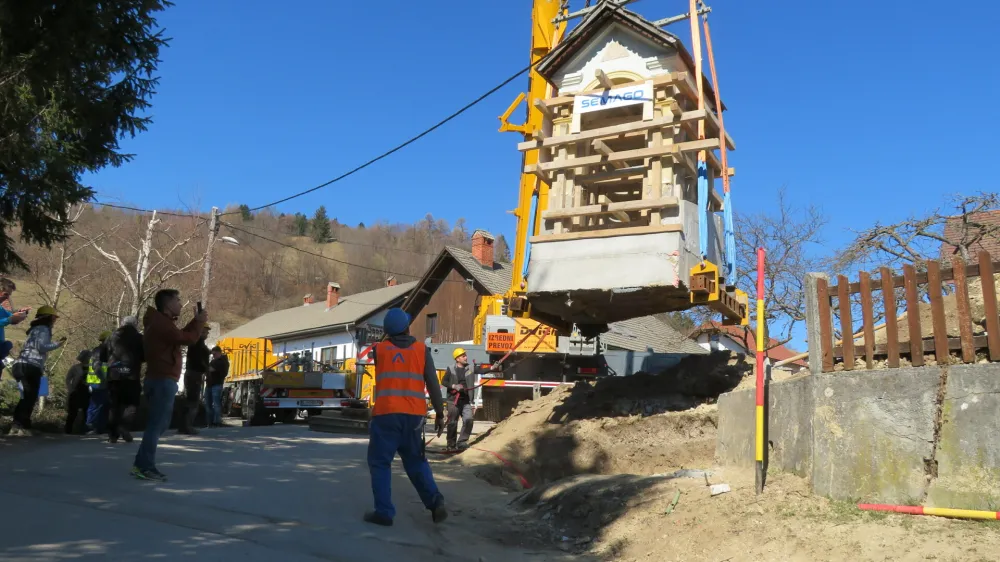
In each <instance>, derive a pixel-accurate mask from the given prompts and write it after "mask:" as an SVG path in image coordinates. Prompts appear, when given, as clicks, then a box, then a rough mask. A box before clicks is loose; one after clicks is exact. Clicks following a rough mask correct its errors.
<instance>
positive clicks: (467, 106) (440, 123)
mask: <svg viewBox="0 0 1000 562" xmlns="http://www.w3.org/2000/svg"><path fill="white" fill-rule="evenodd" d="M547 57H548V55H546V56H545V57H542V58H541V59H539V60H537V61H535V62H534V63H532V64H529V65H528V66H526V67H524V68H522V69H521V70H519V71H517V72H516V73H515V74H513V75H511V76H510V77H509V78H507V79H506V80H504V81H503V82H501V83H500V84H498V85H497V86H494V87H493V88H490V89H489V90H488V91H487V92H486V93H484V94H482V95H481V96H479V97H478V98H476V99H474V100H472V101H471V102H469V103H467V104H465V105H464V106H463V107H462V108H461V109H459V110H458V111H456V112H454V113H452V114H451V115H449V116H447V117H445V118H444V119H442V120H441V121H438V122H437V123H436V124H434V125H433V126H432V127H430V128H429V129H425V130H424V131H423V132H421V133H420V134H418V135H416V136H414V137H411V138H410V139H409V140H407V141H405V142H403V143H402V144H399V145H397V146H396V147H395V148H392V149H390V150H388V151H386V152H383V153H382V154H380V155H378V156H376V157H375V158H372V159H371V160H369V161H367V162H365V163H364V164H361V165H360V166H357V167H356V168H354V169H352V170H350V171H348V172H345V173H343V174H341V175H339V176H337V177H335V178H333V179H332V180H330V181H328V182H325V183H321V184H319V185H317V186H316V187H312V188H309V189H307V190H305V191H300V192H299V193H296V194H294V195H289V196H288V197H285V198H284V199H279V200H277V201H273V202H271V203H268V204H266V205H261V206H259V207H254V208H252V209H250V211H251V212H252V211H259V210H261V209H266V208H268V207H272V206H274V205H279V204H281V203H284V202H286V201H291V200H292V199H296V198H298V197H302V196H303V195H308V194H309V193H312V192H314V191H317V190H320V189H322V188H324V187H327V186H328V185H331V184H334V183H337V182H338V181H340V180H342V179H344V178H346V177H348V176H352V175H354V174H356V173H357V172H360V171H361V170H363V169H365V168H367V167H368V166H371V165H372V164H374V163H376V162H378V161H379V160H382V159H384V158H386V157H388V156H391V155H392V154H394V153H396V152H398V151H399V150H402V149H403V148H406V147H407V146H409V145H411V144H413V143H415V142H417V141H418V140H420V139H422V138H423V137H425V136H427V135H429V134H430V133H432V132H434V131H435V130H437V129H438V128H440V127H441V126H443V125H444V124H446V123H448V122H449V121H451V120H452V119H454V118H456V117H458V116H459V115H461V114H463V113H465V112H466V111H468V110H469V109H471V108H472V107H473V106H475V105H476V104H478V103H479V102H481V101H483V100H485V99H486V98H488V97H490V96H491V95H493V94H494V93H496V92H497V91H498V90H500V89H501V88H503V87H504V86H506V85H507V84H510V83H511V82H513V81H514V80H516V79H517V78H518V77H519V76H521V75H522V74H524V73H525V72H528V71H529V70H531V69H532V68H533V67H534V66H535V65H536V64H538V63H540V62H542V61H543V60H545V59H546V58H547ZM239 212H240V211H230V212H228V213H222V214H223V215H232V214H236V213H239Z"/></svg>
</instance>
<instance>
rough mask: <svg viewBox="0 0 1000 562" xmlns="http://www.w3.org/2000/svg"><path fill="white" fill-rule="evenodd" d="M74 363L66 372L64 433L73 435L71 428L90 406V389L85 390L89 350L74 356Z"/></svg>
mask: <svg viewBox="0 0 1000 562" xmlns="http://www.w3.org/2000/svg"><path fill="white" fill-rule="evenodd" d="M76 361H77V362H76V363H74V364H73V366H72V367H70V368H69V371H67V372H66V394H67V397H66V433H67V434H71V433H73V426H75V425H76V420H77V418H78V417H79V416H80V411H81V410H82V411H84V415H83V418H84V419H86V417H87V414H86V410H87V406H88V405H90V389H89V388H87V369H89V368H90V350H89V349H84V350H83V351H81V352H80V354H79V355H77V356H76Z"/></svg>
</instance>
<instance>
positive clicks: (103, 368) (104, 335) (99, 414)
mask: <svg viewBox="0 0 1000 562" xmlns="http://www.w3.org/2000/svg"><path fill="white" fill-rule="evenodd" d="M109 337H111V332H110V331H104V332H101V335H100V336H98V338H97V339H98V340H99V341H100V343H99V344H98V345H97V347H95V348H94V350H93V351H91V352H90V367H89V368H88V369H87V387H88V388H90V406H89V407H88V408H87V435H100V434H102V433H104V431H105V427H106V426H107V420H108V416H107V404H108V388H107V384H106V383H105V381H106V380H107V378H108V346H107V340H108V338H109Z"/></svg>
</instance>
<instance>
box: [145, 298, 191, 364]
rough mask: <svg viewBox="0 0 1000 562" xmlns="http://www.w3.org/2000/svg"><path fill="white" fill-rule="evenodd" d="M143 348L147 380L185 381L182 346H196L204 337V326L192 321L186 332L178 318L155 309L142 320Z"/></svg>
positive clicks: (147, 312) (149, 311)
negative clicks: (182, 367) (180, 325)
mask: <svg viewBox="0 0 1000 562" xmlns="http://www.w3.org/2000/svg"><path fill="white" fill-rule="evenodd" d="M142 326H143V332H142V348H143V351H144V352H145V356H146V378H148V379H172V380H175V381H177V380H180V378H181V346H185V345H194V344H195V343H197V342H198V340H199V339H200V338H201V332H202V328H203V327H204V324H203V323H202V322H198V321H197V320H196V319H192V320H191V321H190V322H188V324H187V326H184V328H183V329H181V328H178V327H177V325H176V324H174V319H173V318H171V317H169V316H167V315H166V314H164V313H162V312H160V311H158V310H156V309H155V308H153V307H149V308H147V309H146V314H144V315H143V317H142Z"/></svg>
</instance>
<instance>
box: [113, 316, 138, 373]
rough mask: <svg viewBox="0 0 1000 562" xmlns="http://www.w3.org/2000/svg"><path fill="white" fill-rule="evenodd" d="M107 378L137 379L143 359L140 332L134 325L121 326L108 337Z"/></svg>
mask: <svg viewBox="0 0 1000 562" xmlns="http://www.w3.org/2000/svg"><path fill="white" fill-rule="evenodd" d="M108 348H109V350H110V353H108V378H109V379H110V380H118V379H138V378H139V370H140V368H141V367H142V362H143V360H144V356H143V351H142V334H140V333H139V330H137V329H136V328H135V326H129V325H126V326H122V327H121V328H118V329H117V330H115V333H113V334H111V337H110V338H109V339H108Z"/></svg>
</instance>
